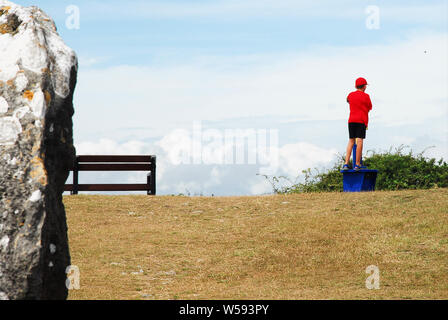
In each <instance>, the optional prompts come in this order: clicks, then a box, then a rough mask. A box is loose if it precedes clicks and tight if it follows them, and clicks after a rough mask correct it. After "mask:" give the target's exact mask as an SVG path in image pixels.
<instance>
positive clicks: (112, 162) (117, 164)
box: [64, 156, 156, 195]
mask: <svg viewBox="0 0 448 320" xmlns="http://www.w3.org/2000/svg"><path fill="white" fill-rule="evenodd" d="M71 171H73V184H67V185H65V188H64V190H65V191H70V192H71V194H72V195H77V194H78V192H79V191H146V192H147V193H148V195H155V194H156V157H155V156H77V157H76V160H75V163H74V164H73V168H71ZM80 171H147V172H148V171H149V173H148V176H147V183H146V184H79V182H78V180H79V172H80Z"/></svg>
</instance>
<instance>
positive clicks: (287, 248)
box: [64, 189, 448, 300]
mask: <svg viewBox="0 0 448 320" xmlns="http://www.w3.org/2000/svg"><path fill="white" fill-rule="evenodd" d="M64 203H65V206H66V209H67V216H68V226H69V239H70V247H71V256H72V264H73V265H77V266H78V267H79V269H80V273H81V288H80V290H72V291H70V296H69V298H70V299H72V300H76V299H125V300H128V299H132V300H135V299H139V300H140V299H148V300H159V299H163V300H167V299H185V300H201V299H212V300H214V299H226V300H232V299H249V300H251V299H260V300H266V299H272V300H297V299H448V190H447V189H434V190H429V191H402V192H373V193H351V194H343V193H316V194H298V195H287V196H284V195H275V196H260V197H228V198H219V197H214V198H207V197H197V198H190V197H171V196H163V197H148V196H88V195H81V196H67V197H65V198H64ZM369 265H376V266H378V268H379V270H380V288H379V289H378V290H368V289H367V288H366V285H365V281H366V278H367V277H368V274H366V267H367V266H369Z"/></svg>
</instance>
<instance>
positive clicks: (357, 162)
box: [356, 138, 364, 166]
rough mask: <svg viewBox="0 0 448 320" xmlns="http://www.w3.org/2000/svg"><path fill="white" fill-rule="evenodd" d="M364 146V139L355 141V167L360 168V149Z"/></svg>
mask: <svg viewBox="0 0 448 320" xmlns="http://www.w3.org/2000/svg"><path fill="white" fill-rule="evenodd" d="M363 146H364V139H361V138H358V139H357V147H356V165H358V166H361V158H362V147H363Z"/></svg>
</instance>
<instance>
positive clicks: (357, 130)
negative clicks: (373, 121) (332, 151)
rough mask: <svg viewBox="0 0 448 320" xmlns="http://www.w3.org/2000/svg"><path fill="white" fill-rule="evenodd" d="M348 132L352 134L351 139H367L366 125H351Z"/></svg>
mask: <svg viewBox="0 0 448 320" xmlns="http://www.w3.org/2000/svg"><path fill="white" fill-rule="evenodd" d="M348 132H349V134H350V139H356V138H359V139H365V138H366V125H365V124H364V123H349V124H348Z"/></svg>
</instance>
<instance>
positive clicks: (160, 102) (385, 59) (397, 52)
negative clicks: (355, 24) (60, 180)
mask: <svg viewBox="0 0 448 320" xmlns="http://www.w3.org/2000/svg"><path fill="white" fill-rule="evenodd" d="M447 41H448V38H447V35H446V34H443V35H442V34H439V35H431V34H427V35H421V36H413V37H411V38H410V39H408V40H406V41H401V42H396V43H391V44H389V45H374V46H363V47H347V48H332V47H327V48H325V47H320V48H314V49H313V50H312V51H304V52H301V53H296V54H292V53H290V54H287V55H284V54H278V55H266V56H263V55H260V56H249V57H248V56H245V57H233V58H231V57H230V58H229V57H198V58H197V60H195V61H186V62H185V63H183V64H180V65H179V64H173V65H160V66H119V67H113V68H107V69H90V70H81V72H80V75H79V85H78V88H77V91H76V98H75V106H76V115H75V135H76V137H78V138H82V137H83V136H82V135H83V134H84V133H85V134H86V135H88V134H91V133H93V132H95V133H96V132H97V131H98V128H99V127H98V119H101V121H102V123H101V128H102V129H101V130H102V131H103V132H110V133H111V134H112V133H113V134H114V139H115V138H120V137H119V136H118V134H119V133H120V132H121V131H119V129H121V128H124V127H139V128H148V129H147V130H146V131H147V136H145V138H147V137H159V136H163V135H165V134H166V133H167V132H169V131H170V130H173V129H175V128H179V127H181V126H182V125H185V124H187V125H189V124H190V123H192V122H193V121H195V120H223V119H229V118H241V117H260V116H272V115H274V114H275V115H276V116H287V117H291V118H301V119H309V120H334V119H346V118H347V117H348V105H347V104H346V102H345V99H346V96H347V94H348V93H349V92H350V91H351V90H353V86H354V80H355V78H357V77H358V76H361V75H362V76H365V77H366V78H367V79H368V81H369V82H370V83H371V86H370V87H369V89H368V93H370V94H371V96H372V100H373V102H374V110H373V112H372V115H371V117H372V126H374V125H376V124H379V123H382V124H387V123H389V124H391V125H397V124H406V123H420V122H422V121H424V120H425V119H428V118H430V117H436V116H442V115H444V114H446V112H447V101H448V92H447V89H446V88H447V87H448V61H447V59H446V57H447V56H448V50H447V46H446V43H447ZM425 51H426V53H425ZM77 124H79V125H78V126H77ZM81 124H82V128H81Z"/></svg>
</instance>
